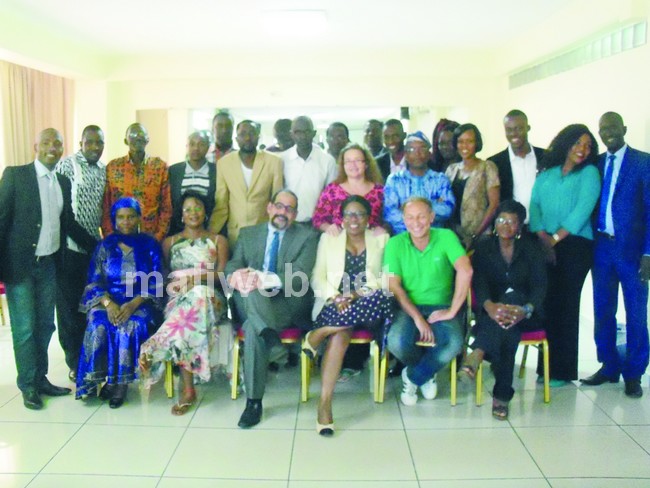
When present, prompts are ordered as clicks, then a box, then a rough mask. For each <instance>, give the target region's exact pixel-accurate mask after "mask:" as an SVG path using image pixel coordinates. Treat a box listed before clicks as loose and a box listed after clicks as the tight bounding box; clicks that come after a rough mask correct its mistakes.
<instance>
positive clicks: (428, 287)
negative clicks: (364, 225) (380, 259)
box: [384, 229, 465, 305]
mask: <svg viewBox="0 0 650 488" xmlns="http://www.w3.org/2000/svg"><path fill="white" fill-rule="evenodd" d="M461 256H465V249H464V248H463V246H462V244H461V243H460V241H459V240H458V237H456V234H454V233H453V232H452V231H451V230H449V229H431V230H430V234H429V244H428V245H427V247H426V248H425V249H424V251H420V250H419V249H418V248H417V247H415V246H414V245H413V242H412V241H411V236H410V234H409V233H408V232H402V233H401V234H398V235H396V236H394V237H391V238H390V239H389V240H388V243H387V244H386V248H385V250H384V267H385V269H386V271H388V272H389V273H392V274H394V275H396V276H399V277H400V278H401V280H402V287H403V288H404V290H405V291H406V293H407V295H408V296H409V298H410V299H411V301H412V302H413V303H414V304H415V305H450V304H451V300H452V298H453V295H454V274H455V270H454V263H455V262H456V260H457V259H458V258H460V257H461Z"/></svg>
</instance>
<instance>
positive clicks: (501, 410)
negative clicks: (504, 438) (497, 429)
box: [492, 400, 509, 420]
mask: <svg viewBox="0 0 650 488" xmlns="http://www.w3.org/2000/svg"><path fill="white" fill-rule="evenodd" d="M508 413H509V412H508V404H507V403H502V402H500V401H498V400H494V401H493V402H492V416H493V417H494V418H495V419H497V420H508Z"/></svg>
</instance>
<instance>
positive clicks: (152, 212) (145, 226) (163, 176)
mask: <svg viewBox="0 0 650 488" xmlns="http://www.w3.org/2000/svg"><path fill="white" fill-rule="evenodd" d="M124 144H126V146H127V147H128V148H129V153H128V154H127V155H126V156H122V157H121V158H117V159H113V160H112V161H111V162H110V163H108V166H107V167H106V189H105V191H104V203H103V216H102V231H103V232H104V236H107V235H108V234H111V233H112V232H113V224H111V207H112V206H113V204H114V203H115V202H116V201H118V200H119V199H120V198H122V197H133V198H135V199H136V200H138V202H139V203H140V207H141V208H142V220H141V224H140V225H141V231H142V232H146V233H148V234H151V235H152V236H153V237H155V238H156V239H157V240H158V241H162V240H163V239H164V238H165V236H166V235H167V231H168V230H169V224H170V222H171V218H172V202H171V192H170V188H169V176H168V174H167V163H165V162H164V161H163V160H162V159H160V158H158V157H154V156H150V155H149V154H147V153H146V148H147V144H149V134H148V133H147V129H145V128H144V126H143V125H142V124H138V123H135V124H131V125H130V126H129V127H128V129H127V130H126V134H125V136H124Z"/></svg>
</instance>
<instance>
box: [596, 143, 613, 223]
mask: <svg viewBox="0 0 650 488" xmlns="http://www.w3.org/2000/svg"><path fill="white" fill-rule="evenodd" d="M615 159H616V156H614V155H613V154H611V155H610V156H609V157H608V158H607V164H606V167H605V177H604V178H603V191H602V193H601V195H600V209H599V210H598V230H605V229H606V228H607V205H608V204H609V193H610V190H611V186H612V175H613V174H614V160H615Z"/></svg>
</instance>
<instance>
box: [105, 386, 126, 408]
mask: <svg viewBox="0 0 650 488" xmlns="http://www.w3.org/2000/svg"><path fill="white" fill-rule="evenodd" d="M126 391H127V385H117V386H115V387H114V388H113V396H112V397H111V399H110V400H109V401H108V406H109V407H111V408H120V407H121V406H122V405H123V404H124V400H126Z"/></svg>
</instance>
